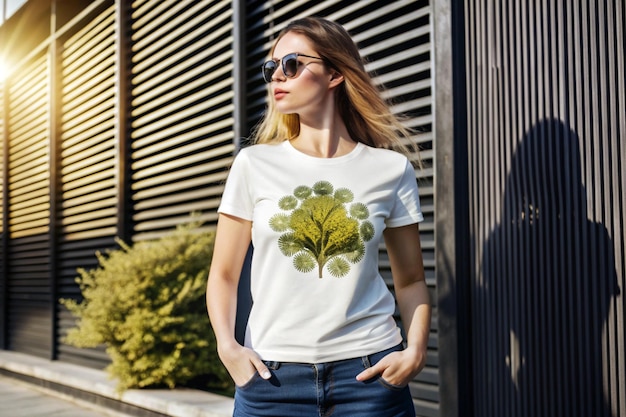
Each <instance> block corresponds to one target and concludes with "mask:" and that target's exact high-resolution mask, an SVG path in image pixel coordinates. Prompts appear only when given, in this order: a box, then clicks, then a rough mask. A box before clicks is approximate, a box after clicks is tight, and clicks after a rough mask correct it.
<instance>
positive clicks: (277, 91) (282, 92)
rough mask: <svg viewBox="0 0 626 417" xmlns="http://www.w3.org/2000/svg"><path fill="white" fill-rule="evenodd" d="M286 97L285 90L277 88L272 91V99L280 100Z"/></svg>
mask: <svg viewBox="0 0 626 417" xmlns="http://www.w3.org/2000/svg"><path fill="white" fill-rule="evenodd" d="M286 95H287V92H286V91H285V90H281V89H280V88H277V89H275V90H274V98H275V99H276V100H280V99H281V98H283V97H285V96H286Z"/></svg>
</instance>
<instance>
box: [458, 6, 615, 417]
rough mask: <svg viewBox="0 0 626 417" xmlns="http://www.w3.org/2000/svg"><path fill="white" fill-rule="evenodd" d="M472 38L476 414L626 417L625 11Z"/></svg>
mask: <svg viewBox="0 0 626 417" xmlns="http://www.w3.org/2000/svg"><path fill="white" fill-rule="evenodd" d="M465 25H466V27H465V36H466V42H465V49H466V61H467V66H466V75H467V78H466V81H465V82H466V84H467V103H466V107H467V118H468V126H467V129H468V130H467V135H468V137H467V146H468V149H469V153H468V158H469V174H470V176H469V183H468V184H469V187H470V194H469V197H470V210H471V211H470V227H471V231H470V236H471V242H472V256H473V260H472V261H473V262H472V265H473V266H474V269H473V270H472V271H471V272H472V273H471V276H472V280H473V281H472V295H471V296H472V306H473V309H472V313H473V315H472V319H471V328H472V329H473V335H472V337H473V340H472V352H473V358H472V366H473V387H474V392H473V393H472V395H473V398H474V403H475V410H474V413H473V414H472V415H476V416H484V417H489V416H493V417H500V416H511V417H514V416H547V415H552V416H570V417H572V416H573V417H576V416H580V417H583V416H594V417H618V416H621V417H623V416H626V354H625V351H626V349H625V334H624V332H625V318H626V310H625V308H626V305H625V302H624V300H625V297H624V291H625V290H626V282H625V279H626V265H625V263H624V262H625V259H626V252H625V250H626V249H625V248H626V245H625V243H626V242H625V236H626V206H625V203H626V201H625V200H624V198H625V196H624V186H625V185H626V147H625V146H626V145H625V140H626V103H625V95H624V92H625V91H626V83H625V78H624V77H625V71H624V70H625V51H626V49H625V48H626V36H625V25H626V11H625V5H624V2H623V1H622V0H617V1H614V0H592V1H584V2H578V1H576V2H563V1H552V0H542V1H536V2H530V3H526V2H490V1H465Z"/></svg>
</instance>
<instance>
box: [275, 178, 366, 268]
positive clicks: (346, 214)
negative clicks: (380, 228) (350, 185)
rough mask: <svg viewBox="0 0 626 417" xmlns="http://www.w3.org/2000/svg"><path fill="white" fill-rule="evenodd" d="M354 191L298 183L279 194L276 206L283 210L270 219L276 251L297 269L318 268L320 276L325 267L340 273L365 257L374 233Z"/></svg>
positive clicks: (321, 183)
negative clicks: (288, 191)
mask: <svg viewBox="0 0 626 417" xmlns="http://www.w3.org/2000/svg"><path fill="white" fill-rule="evenodd" d="M353 200H354V194H353V193H352V191H350V190H348V189H347V188H339V189H337V190H335V189H334V187H333V185H332V184H331V183H329V182H327V181H319V182H317V183H315V184H314V185H313V187H307V186H300V187H297V188H296V189H295V190H294V192H293V195H288V196H285V197H283V198H281V199H280V200H279V202H278V206H279V207H280V209H281V210H283V211H284V213H278V214H276V215H274V216H273V217H272V218H271V219H270V222H269V225H270V227H271V228H272V230H274V231H275V232H279V233H283V232H284V234H282V235H281V236H280V237H279V239H278V246H279V248H280V251H281V252H282V253H283V254H284V255H285V256H289V257H293V265H294V267H295V268H296V269H297V270H298V271H300V272H310V271H312V270H313V269H315V267H316V266H317V270H318V276H319V278H322V275H323V274H322V273H323V271H324V268H325V267H326V270H327V271H328V272H329V273H330V275H332V276H334V277H337V278H339V277H343V276H345V275H346V274H347V273H348V272H349V271H350V264H351V263H352V264H356V263H357V262H359V261H360V260H361V259H363V256H364V255H365V244H364V242H367V241H369V240H371V239H372V238H373V237H374V225H373V224H372V223H371V222H370V221H369V220H367V219H368V217H369V210H368V208H367V206H366V205H365V204H362V203H353Z"/></svg>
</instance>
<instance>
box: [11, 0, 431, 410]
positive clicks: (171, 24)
mask: <svg viewBox="0 0 626 417" xmlns="http://www.w3.org/2000/svg"><path fill="white" fill-rule="evenodd" d="M310 14H317V15H322V16H327V17H329V18H331V19H334V20H337V21H339V22H340V23H342V24H344V26H345V27H346V28H347V29H348V30H350V31H351V32H352V33H353V35H354V37H355V40H356V41H357V42H358V43H359V45H360V47H361V50H362V52H363V54H364V55H365V56H366V58H367V59H368V60H369V64H368V70H371V71H372V73H373V74H375V81H376V82H377V83H379V84H381V85H383V84H384V85H385V86H386V87H387V91H388V93H387V95H388V98H389V99H391V100H392V101H393V102H394V105H393V108H394V111H396V112H397V113H399V114H400V113H401V114H404V115H406V116H407V125H408V126H410V127H411V128H414V129H416V130H417V131H418V133H417V134H416V135H415V136H414V138H413V140H414V143H416V144H418V145H419V146H420V147H421V148H422V152H421V154H420V156H421V158H422V160H423V162H424V166H425V168H424V169H423V170H418V171H416V178H417V180H418V181H419V185H420V193H421V198H422V207H423V209H424V212H425V213H424V214H425V217H426V222H425V223H424V224H422V226H421V230H422V239H423V247H424V258H425V262H426V268H427V280H428V284H429V287H430V288H431V289H432V290H433V299H434V291H435V286H436V285H435V256H434V249H435V237H434V174H433V169H432V166H433V157H434V154H433V142H434V140H433V136H432V126H431V125H432V113H433V112H432V107H433V105H432V97H431V90H432V86H431V84H432V80H431V59H430V55H431V39H430V4H429V2H428V1H390V2H387V1H385V2H382V1H360V2H352V1H338V0H333V1H322V2H313V1H290V2H267V1H246V2H242V1H236V2H233V1H224V0H222V1H208V0H201V1H196V0H194V1H191V0H176V1H155V0H145V1H135V2H132V3H131V2H125V1H112V0H110V1H107V0H100V1H86V0H84V1H81V0H72V1H56V2H54V1H53V2H47V1H39V0H31V1H29V2H28V3H27V4H26V5H25V7H23V8H22V9H20V11H19V12H18V13H16V14H15V15H14V16H13V17H12V18H11V19H10V20H8V21H7V22H6V23H5V24H4V25H2V26H0V40H2V45H3V47H2V54H3V55H6V57H8V58H10V60H11V62H12V65H13V72H12V75H11V76H10V78H9V79H7V80H5V81H4V82H3V83H2V84H0V86H1V88H0V98H1V99H2V100H0V114H1V115H2V116H1V117H0V129H1V130H0V135H2V139H3V142H2V143H3V145H2V146H1V147H0V154H1V155H2V160H1V161H0V163H1V164H2V182H1V183H2V195H1V198H2V206H1V208H2V219H1V221H2V223H1V226H2V230H1V231H2V251H1V253H0V262H1V265H0V268H2V276H1V278H0V291H1V292H0V296H1V297H2V313H1V314H2V315H0V326H1V327H0V328H1V329H2V332H1V333H2V336H1V337H2V339H1V342H2V346H1V347H3V348H4V349H9V350H15V351H19V352H24V353H28V354H32V355H36V356H41V357H47V358H51V359H55V360H60V361H65V362H71V363H79V364H83V365H87V366H92V367H98V368H100V367H103V366H105V365H106V363H107V362H108V358H107V357H106V355H105V353H104V351H103V349H76V348H73V347H71V346H68V345H66V344H64V343H63V341H62V338H63V336H64V334H65V333H66V331H67V329H69V328H70V327H71V326H73V325H74V319H73V317H71V315H69V314H68V312H67V311H65V310H64V309H63V308H62V307H61V306H60V304H59V303H58V299H59V298H61V297H79V296H80V294H79V289H78V287H77V285H76V284H75V282H74V278H75V277H76V275H77V272H76V269H77V268H79V267H82V268H90V267H93V266H95V265H96V259H95V255H94V254H95V252H96V251H98V250H105V249H107V248H112V247H115V245H116V244H115V237H116V236H119V237H121V238H122V239H123V240H125V241H127V242H136V241H141V240H147V239H152V238H157V237H159V236H161V235H163V234H164V233H166V232H168V231H170V230H172V229H173V228H175V227H176V225H178V224H180V223H182V222H185V221H186V220H189V219H190V216H191V213H192V212H200V213H201V217H202V218H203V219H204V220H205V221H206V227H207V228H212V227H214V225H215V221H216V218H217V214H216V209H217V206H218V204H219V200H220V195H221V192H222V189H223V183H224V180H225V179H226V175H227V170H228V166H229V165H230V163H231V162H232V158H233V155H234V154H235V153H236V151H237V149H238V148H239V147H240V146H245V145H246V137H247V136H248V135H249V132H250V129H251V128H252V126H254V124H255V123H256V122H257V121H258V120H259V118H260V116H261V114H262V112H263V110H264V107H265V86H264V84H263V82H262V80H261V76H260V71H259V68H260V65H261V63H262V61H263V60H264V59H265V56H266V54H267V51H268V49H269V47H270V45H271V41H272V39H273V38H274V37H275V36H276V35H277V33H278V31H279V30H280V29H281V28H282V27H283V26H284V25H285V24H286V23H287V22H288V21H290V20H292V19H294V18H297V17H302V16H306V15H310ZM31 28H38V29H36V30H34V29H33V30H31ZM380 258H381V265H382V269H383V275H384V277H385V279H386V280H387V282H388V283H389V285H390V287H391V275H390V270H389V264H388V260H387V258H386V254H385V251H384V248H381V253H380ZM436 312H437V309H436V308H435V315H434V317H435V319H434V320H433V330H432V337H431V341H430V349H429V356H428V363H427V367H426V369H425V370H424V371H423V372H422V373H421V374H420V375H419V376H418V377H417V378H416V380H415V381H414V382H413V383H412V384H411V391H412V393H413V395H414V398H415V404H416V409H417V410H418V413H419V414H420V415H425V416H435V415H438V383H439V378H438V355H437V349H438V343H437V320H436V317H437V315H436Z"/></svg>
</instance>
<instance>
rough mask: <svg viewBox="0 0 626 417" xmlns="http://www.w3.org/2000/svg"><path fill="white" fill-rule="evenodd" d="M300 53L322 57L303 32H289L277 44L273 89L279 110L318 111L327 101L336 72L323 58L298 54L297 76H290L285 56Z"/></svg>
mask: <svg viewBox="0 0 626 417" xmlns="http://www.w3.org/2000/svg"><path fill="white" fill-rule="evenodd" d="M292 53H299V54H303V55H309V56H312V57H319V54H318V53H317V52H316V51H315V49H314V48H313V46H312V44H311V42H310V41H309V40H308V38H306V37H305V36H303V35H300V34H297V33H292V32H289V33H287V34H285V35H284V36H283V37H282V38H281V39H280V40H279V41H278V43H277V44H276V47H275V48H274V53H273V54H272V59H274V60H276V61H277V62H279V65H278V68H277V69H276V72H275V73H274V75H273V76H272V82H271V83H270V91H271V94H272V97H273V100H274V103H275V107H276V109H277V110H278V111H279V112H281V113H283V114H293V113H297V114H299V115H300V116H303V115H305V114H306V113H315V112H316V111H318V110H319V108H320V106H325V105H326V104H327V100H328V97H332V95H331V94H329V93H330V90H331V86H332V81H331V80H332V74H331V73H330V72H329V71H328V69H327V68H326V65H325V64H324V61H322V60H321V59H315V58H309V57H305V56H298V57H297V59H298V67H297V72H296V74H295V77H292V78H289V77H286V76H285V74H284V72H283V67H282V63H281V60H282V58H283V57H284V56H285V55H288V54H292Z"/></svg>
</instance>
